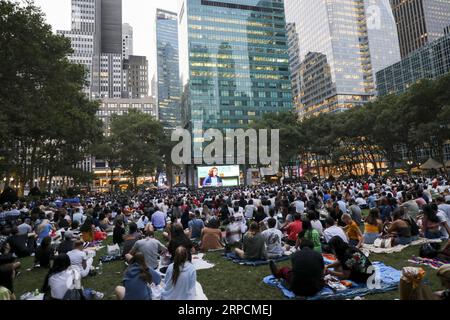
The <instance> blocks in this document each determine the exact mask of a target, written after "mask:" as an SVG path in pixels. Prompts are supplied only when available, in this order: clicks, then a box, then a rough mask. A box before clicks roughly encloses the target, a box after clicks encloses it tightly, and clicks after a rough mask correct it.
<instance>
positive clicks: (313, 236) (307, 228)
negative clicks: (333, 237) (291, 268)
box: [295, 219, 322, 253]
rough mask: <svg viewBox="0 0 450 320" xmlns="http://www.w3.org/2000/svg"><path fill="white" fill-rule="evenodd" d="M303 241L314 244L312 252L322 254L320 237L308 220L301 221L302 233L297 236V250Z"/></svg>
mask: <svg viewBox="0 0 450 320" xmlns="http://www.w3.org/2000/svg"><path fill="white" fill-rule="evenodd" d="M303 240H309V241H311V242H312V243H313V244H314V251H316V252H318V253H322V244H321V242H320V235H319V232H318V231H317V230H316V229H313V226H312V224H311V221H310V220H309V219H305V220H303V231H302V232H300V233H299V234H298V239H297V243H296V245H295V247H296V248H297V249H298V248H299V247H300V244H301V242H302V241H303Z"/></svg>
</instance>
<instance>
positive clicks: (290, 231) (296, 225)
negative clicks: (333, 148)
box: [283, 214, 303, 246]
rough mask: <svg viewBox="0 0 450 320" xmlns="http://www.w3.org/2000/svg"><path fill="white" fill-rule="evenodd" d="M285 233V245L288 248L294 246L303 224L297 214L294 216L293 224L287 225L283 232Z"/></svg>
mask: <svg viewBox="0 0 450 320" xmlns="http://www.w3.org/2000/svg"><path fill="white" fill-rule="evenodd" d="M283 231H286V233H287V235H288V236H287V239H286V243H287V244H288V245H290V246H295V244H296V243H297V238H298V234H299V233H300V232H302V231H303V224H302V220H301V217H300V215H299V214H296V215H295V216H294V222H291V223H289V224H288V225H287V226H286V227H284V230H283Z"/></svg>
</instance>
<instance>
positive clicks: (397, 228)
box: [387, 210, 412, 245]
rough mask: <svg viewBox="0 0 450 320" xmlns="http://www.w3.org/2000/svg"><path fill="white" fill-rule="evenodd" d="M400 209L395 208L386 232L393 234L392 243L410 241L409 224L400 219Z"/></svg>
mask: <svg viewBox="0 0 450 320" xmlns="http://www.w3.org/2000/svg"><path fill="white" fill-rule="evenodd" d="M402 217H403V212H402V210H395V211H394V213H393V214H392V222H391V223H390V224H389V225H388V229H387V233H388V234H390V235H392V236H393V239H394V241H393V245H398V244H400V245H408V244H410V243H411V241H412V239H411V226H410V225H409V223H408V222H406V221H405V220H403V219H402Z"/></svg>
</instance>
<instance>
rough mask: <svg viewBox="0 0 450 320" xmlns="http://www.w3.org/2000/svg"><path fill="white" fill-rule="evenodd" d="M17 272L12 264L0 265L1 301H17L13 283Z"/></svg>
mask: <svg viewBox="0 0 450 320" xmlns="http://www.w3.org/2000/svg"><path fill="white" fill-rule="evenodd" d="M15 277H16V271H15V269H14V266H13V265H12V264H4V265H0V301H1V300H16V296H15V294H14V286H13V282H14V279H15Z"/></svg>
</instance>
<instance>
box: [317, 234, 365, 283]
mask: <svg viewBox="0 0 450 320" xmlns="http://www.w3.org/2000/svg"><path fill="white" fill-rule="evenodd" d="M329 245H330V247H331V249H332V250H333V252H334V254H335V256H336V259H337V261H336V262H335V263H332V264H330V265H328V266H326V267H325V273H326V274H331V275H332V276H335V277H338V278H339V279H341V280H352V281H354V282H356V283H366V282H367V280H368V279H369V277H370V276H371V275H372V273H371V269H372V268H371V266H372V263H371V262H370V260H369V259H368V258H367V257H366V256H365V255H364V253H362V252H361V251H360V250H359V249H357V248H355V247H352V246H350V245H349V244H348V243H345V242H344V241H343V240H342V238H341V237H333V238H332V239H331V240H330V242H329ZM331 269H333V270H331Z"/></svg>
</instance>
